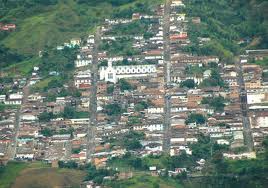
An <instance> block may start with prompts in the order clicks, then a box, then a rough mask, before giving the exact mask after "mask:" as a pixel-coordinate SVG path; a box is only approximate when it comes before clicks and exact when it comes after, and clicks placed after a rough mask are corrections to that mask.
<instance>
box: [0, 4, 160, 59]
mask: <svg viewBox="0 0 268 188" xmlns="http://www.w3.org/2000/svg"><path fill="white" fill-rule="evenodd" d="M156 2H161V0H150V1H146V0H101V1H100V0H25V1H13V0H0V22H2V23H14V24H16V25H17V29H16V31H14V32H11V33H7V32H0V41H1V42H0V44H1V45H4V46H6V47H8V48H10V49H12V50H16V51H18V52H19V53H22V54H30V55H33V54H36V52H38V51H39V50H42V49H43V48H44V47H45V46H55V45H59V44H62V43H63V42H64V41H66V40H69V39H71V38H72V37H82V36H85V35H87V34H89V33H90V32H93V31H94V28H95V26H96V25H97V24H99V23H100V22H102V21H103V20H104V19H105V18H109V17H119V16H120V17H130V16H131V15H132V13H133V12H134V11H139V12H148V11H150V7H151V6H156V5H157V4H156Z"/></svg>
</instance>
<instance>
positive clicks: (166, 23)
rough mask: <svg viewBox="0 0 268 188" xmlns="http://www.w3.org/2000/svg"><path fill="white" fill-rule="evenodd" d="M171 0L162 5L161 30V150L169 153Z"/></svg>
mask: <svg viewBox="0 0 268 188" xmlns="http://www.w3.org/2000/svg"><path fill="white" fill-rule="evenodd" d="M170 5H171V0H166V2H165V7H164V19H163V24H164V25H163V31H164V64H165V89H166V90H165V93H166V94H165V106H164V113H165V114H164V139H163V151H164V152H166V153H169V149H170V118H171V115H170V113H171V112H170V108H171V103H170V96H169V95H168V88H169V86H170V66H171V65H170V38H169V30H170V9H171V7H170Z"/></svg>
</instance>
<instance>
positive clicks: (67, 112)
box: [63, 106, 75, 119]
mask: <svg viewBox="0 0 268 188" xmlns="http://www.w3.org/2000/svg"><path fill="white" fill-rule="evenodd" d="M63 117H64V118H67V119H71V118H74V117H75V108H74V107H72V106H66V107H65V108H64V111H63Z"/></svg>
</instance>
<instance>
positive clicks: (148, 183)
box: [112, 174, 183, 188]
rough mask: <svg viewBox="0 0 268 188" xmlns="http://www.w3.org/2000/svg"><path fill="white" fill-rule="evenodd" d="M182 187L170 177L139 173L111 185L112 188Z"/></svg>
mask: <svg viewBox="0 0 268 188" xmlns="http://www.w3.org/2000/svg"><path fill="white" fill-rule="evenodd" d="M157 185H159V187H161V188H182V187H183V186H182V185H180V184H179V183H178V182H177V181H175V180H174V179H171V178H161V177H153V176H151V175H146V174H140V175H135V176H134V177H133V178H131V179H128V180H122V181H118V182H115V184H113V185H112V187H113V188H145V187H146V188H154V187H157Z"/></svg>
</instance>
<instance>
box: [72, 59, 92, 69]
mask: <svg viewBox="0 0 268 188" xmlns="http://www.w3.org/2000/svg"><path fill="white" fill-rule="evenodd" d="M74 63H75V67H76V68H79V67H85V66H88V65H89V64H91V63H92V59H77V60H75V61H74Z"/></svg>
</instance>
